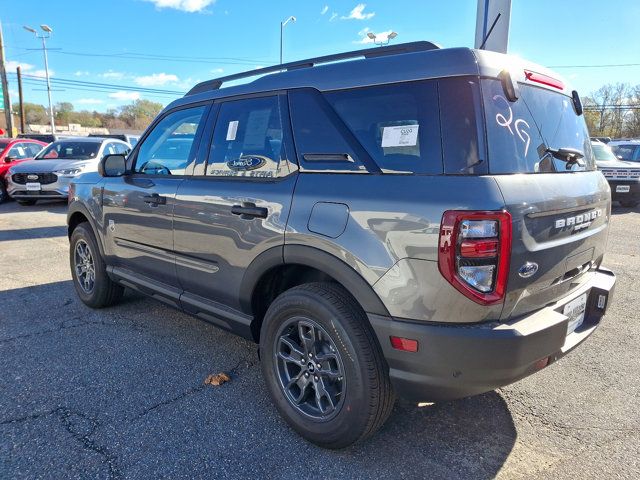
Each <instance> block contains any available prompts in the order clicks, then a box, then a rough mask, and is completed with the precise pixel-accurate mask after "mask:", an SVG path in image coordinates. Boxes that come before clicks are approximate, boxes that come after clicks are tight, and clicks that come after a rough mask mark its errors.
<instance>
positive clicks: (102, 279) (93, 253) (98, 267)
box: [69, 222, 124, 308]
mask: <svg viewBox="0 0 640 480" xmlns="http://www.w3.org/2000/svg"><path fill="white" fill-rule="evenodd" d="M69 243H70V248H69V264H70V267H71V277H72V279H73V286H74V287H75V289H76V292H77V293H78V296H79V297H80V300H82V301H83V302H84V303H85V304H86V305H88V306H89V307H91V308H103V307H108V306H111V305H114V304H115V303H117V302H118V301H119V300H120V299H121V298H122V294H123V293H124V287H122V286H121V285H118V284H117V283H115V282H114V281H112V280H111V279H110V278H109V276H108V275H107V270H106V265H105V263H104V260H103V258H102V255H100V250H99V249H98V243H97V241H96V237H95V235H94V233H93V230H92V228H91V226H90V225H89V224H88V223H87V222H83V223H81V224H79V225H78V226H77V227H76V228H75V230H74V231H73V233H72V234H71V239H70V242H69ZM82 252H84V256H83V254H82Z"/></svg>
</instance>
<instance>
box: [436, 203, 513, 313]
mask: <svg viewBox="0 0 640 480" xmlns="http://www.w3.org/2000/svg"><path fill="white" fill-rule="evenodd" d="M510 257H511V215H510V214H509V212H505V211H500V212H492V211H487V212H474V211H467V210H450V211H447V212H445V213H444V215H443V216H442V224H441V226H440V240H439V245H438V267H439V269H440V273H442V275H443V276H444V278H446V279H447V280H448V281H449V283H451V285H453V286H454V287H455V288H456V289H457V290H458V291H460V292H461V293H463V294H464V295H465V296H466V297H468V298H470V299H471V300H473V301H475V302H477V303H480V304H482V305H491V304H494V303H499V302H501V301H503V300H504V294H505V291H506V287H507V277H508V275H509V260H510Z"/></svg>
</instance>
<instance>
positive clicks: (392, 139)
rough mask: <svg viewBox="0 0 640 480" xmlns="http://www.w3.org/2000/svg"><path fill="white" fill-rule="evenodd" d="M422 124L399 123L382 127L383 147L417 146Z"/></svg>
mask: <svg viewBox="0 0 640 480" xmlns="http://www.w3.org/2000/svg"><path fill="white" fill-rule="evenodd" d="M419 127H420V125H398V126H394V127H384V128H383V129H382V145H381V146H382V148H386V147H415V146H416V144H417V143H418V128H419Z"/></svg>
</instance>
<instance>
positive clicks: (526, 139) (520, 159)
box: [481, 79, 595, 174]
mask: <svg viewBox="0 0 640 480" xmlns="http://www.w3.org/2000/svg"><path fill="white" fill-rule="evenodd" d="M481 84H482V95H483V101H484V107H485V116H486V123H487V140H488V145H489V170H490V172H491V173H495V174H500V173H549V172H571V171H580V170H594V169H595V162H594V160H593V153H592V151H591V140H590V139H589V134H588V132H587V127H586V124H585V121H584V117H583V116H582V115H577V114H576V112H575V109H574V106H573V101H572V99H571V98H570V97H568V96H566V95H563V94H561V93H558V92H552V91H550V90H547V89H544V88H540V87H534V86H531V85H523V84H520V98H519V99H518V100H516V101H515V102H509V101H508V100H507V99H506V98H505V96H504V91H503V89H502V84H501V83H500V81H498V80H492V79H491V80H490V79H486V80H482V81H481ZM547 148H550V149H556V150H557V149H561V148H565V149H567V148H570V149H576V150H579V151H580V152H582V153H583V154H584V157H583V158H582V159H581V161H580V163H581V164H578V163H573V164H572V165H569V164H567V162H565V161H563V160H559V159H557V158H555V157H553V156H551V155H548V154H547Z"/></svg>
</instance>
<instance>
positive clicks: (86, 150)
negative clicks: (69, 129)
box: [35, 141, 102, 160]
mask: <svg viewBox="0 0 640 480" xmlns="http://www.w3.org/2000/svg"><path fill="white" fill-rule="evenodd" d="M101 144H102V142H73V141H62V142H54V143H52V144H51V145H49V146H47V147H45V149H44V150H42V151H41V152H40V153H39V154H38V156H37V157H36V158H35V159H36V160H49V159H52V158H56V159H59V160H89V159H92V158H96V157H97V155H98V150H100V145H101Z"/></svg>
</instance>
